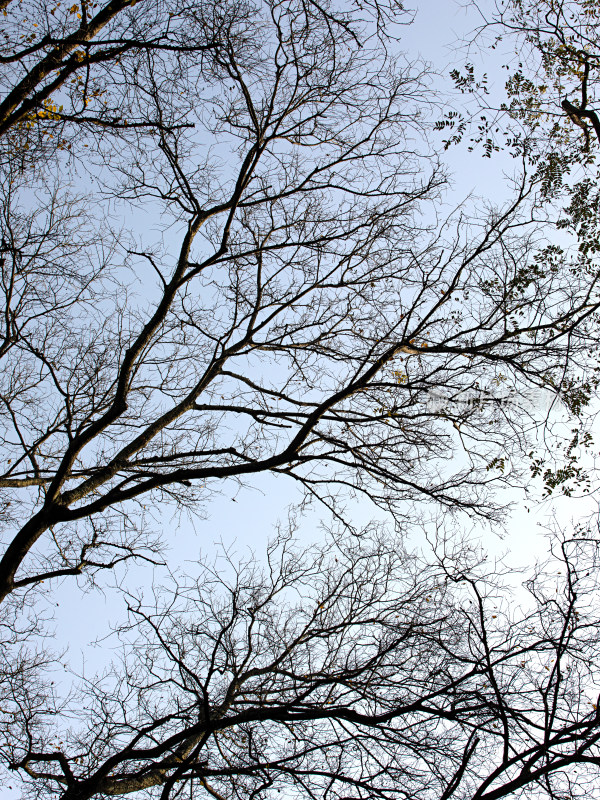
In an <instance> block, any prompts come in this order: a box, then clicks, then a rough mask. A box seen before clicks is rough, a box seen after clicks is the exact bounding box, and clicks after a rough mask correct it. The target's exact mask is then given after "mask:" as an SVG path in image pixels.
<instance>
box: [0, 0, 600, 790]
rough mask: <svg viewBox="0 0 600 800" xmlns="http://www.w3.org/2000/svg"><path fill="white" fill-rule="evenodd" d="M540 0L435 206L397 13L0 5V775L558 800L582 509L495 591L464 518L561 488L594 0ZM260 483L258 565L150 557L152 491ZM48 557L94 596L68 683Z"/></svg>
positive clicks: (580, 301)
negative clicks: (97, 610) (504, 134)
mask: <svg viewBox="0 0 600 800" xmlns="http://www.w3.org/2000/svg"><path fill="white" fill-rule="evenodd" d="M547 5H548V8H547V9H545V10H544V8H542V6H540V4H536V5H535V6H533V5H531V6H530V7H529V6H528V5H527V4H525V3H520V2H519V3H516V2H515V3H511V4H509V7H508V8H507V9H503V10H501V11H500V12H498V13H497V14H496V17H494V15H493V10H492V11H491V12H490V18H489V20H488V21H486V30H487V27H488V23H489V26H491V29H492V30H496V29H497V28H498V26H500V28H499V29H500V30H502V31H504V35H506V36H513V35H514V36H516V37H517V39H516V41H517V42H518V45H517V47H518V49H519V52H522V53H524V54H526V56H527V57H526V58H525V55H524V58H523V64H522V65H521V66H520V67H519V71H518V72H513V73H511V74H510V76H509V81H508V84H507V90H508V97H507V101H506V104H505V106H503V107H502V109H500V110H499V113H502V114H503V119H505V121H506V126H505V127H507V128H508V129H509V130H510V131H512V134H511V147H512V153H513V155H514V156H516V158H514V160H513V162H512V164H513V167H514V170H513V175H512V176H511V177H510V179H509V178H506V179H505V181H504V184H503V186H502V190H501V191H498V192H493V193H492V195H493V196H488V197H483V199H480V200H479V201H478V202H477V203H472V202H469V201H466V202H464V203H460V204H457V205H456V206H455V207H452V205H451V204H450V202H449V200H448V198H449V196H450V195H449V186H450V175H449V166H448V164H447V163H445V161H444V155H443V153H440V152H438V150H440V149H441V148H440V147H439V144H440V140H439V138H437V139H436V136H438V135H439V134H436V128H439V127H440V125H439V124H437V125H436V119H437V118H438V117H439V116H440V114H442V116H443V114H444V113H446V107H447V99H444V98H443V96H442V92H441V90H440V91H438V90H437V88H436V79H435V77H434V75H433V72H432V71H431V69H430V68H429V67H428V66H427V65H426V64H425V63H424V62H423V61H422V60H421V58H420V57H418V56H417V55H411V54H406V55H404V54H403V50H402V48H403V41H404V38H405V37H408V36H410V27H409V25H410V22H411V20H412V17H413V12H412V11H410V10H408V9H406V8H404V7H403V4H402V3H399V2H392V1H391V0H390V2H389V3H383V2H381V3H379V2H373V3H371V2H366V3H364V2H359V1H358V0H357V2H354V3H351V2H348V3H339V4H335V3H317V2H302V0H277V1H276V0H260V2H256V3H228V2H225V3H222V2H213V0H206V1H205V2H204V1H203V2H196V0H192V1H191V2H186V3H180V2H178V1H177V2H170V1H168V2H162V0H158V1H150V0H139V2H137V3H136V2H126V3H122V2H110V3H105V4H102V3H84V4H75V5H72V6H70V7H69V6H68V5H65V6H64V7H63V5H62V4H61V3H57V4H56V6H55V7H50V6H48V5H46V4H44V3H38V2H35V0H34V2H27V0H22V2H18V0H9V2H5V3H3V4H2V14H3V16H2V19H3V41H0V58H1V59H2V63H3V74H2V78H1V79H0V80H1V83H0V92H1V98H0V183H1V185H2V195H1V197H0V203H1V207H0V236H1V245H0V250H1V253H0V265H1V268H2V287H1V291H2V334H1V338H0V363H1V364H2V371H1V373H0V401H1V406H0V409H1V410H0V418H1V419H2V423H3V425H2V429H1V438H0V447H1V448H2V453H3V462H2V463H3V472H2V475H0V491H1V493H2V494H1V496H0V504H1V505H0V521H1V522H2V525H3V528H2V534H1V536H2V538H1V542H2V549H1V550H0V603H1V605H2V609H3V615H4V616H3V620H4V622H3V623H2V627H0V630H1V631H2V638H3V643H4V654H3V655H2V662H1V664H2V667H1V670H0V672H1V674H0V714H1V715H2V716H1V719H0V737H1V738H0V754H1V755H2V757H3V759H4V765H5V766H6V767H7V768H8V770H12V771H13V772H15V773H16V774H17V775H18V776H20V779H22V780H23V785H24V786H25V787H26V791H27V792H30V793H31V795H32V796H33V797H40V798H41V797H45V796H56V797H62V798H64V800H67V799H68V800H75V798H77V800H87V798H101V797H106V796H125V795H135V796H139V797H143V796H147V795H148V794H149V795H150V796H153V797H154V796H156V797H160V798H161V800H168V798H171V797H172V798H174V797H177V796H179V795H180V794H182V792H184V791H185V792H187V791H189V792H190V796H191V797H202V796H213V797H217V798H221V797H231V796H239V797H242V796H244V797H247V796H250V797H256V798H263V797H264V798H267V797H272V796H273V797H274V796H276V795H277V793H279V792H285V793H288V792H289V793H291V795H293V796H296V795H297V796H302V797H306V798H309V797H311V798H312V797H323V798H325V797H332V798H340V800H341V798H350V797H352V798H363V797H364V798H367V797H375V796H377V797H388V796H389V797H390V798H401V797H407V798H408V797H411V798H413V797H419V798H429V797H431V798H436V800H449V798H450V797H457V798H458V797H464V798H478V799H479V798H486V800H492V798H497V797H498V798H499V797H504V796H509V795H511V794H518V793H520V792H533V793H534V794H535V793H542V794H543V793H546V795H547V796H548V797H551V798H555V797H558V796H561V797H563V796H564V797H576V796H578V792H580V790H581V791H582V793H583V794H585V792H586V791H587V792H588V794H587V796H589V791H590V789H589V784H588V777H587V776H592V774H594V775H595V774H596V773H595V772H593V770H594V769H595V768H596V767H597V765H598V758H599V756H598V753H597V744H596V743H597V739H598V737H599V736H600V726H599V718H598V715H597V713H596V710H595V705H590V704H591V703H592V702H594V703H595V700H594V701H592V700H591V699H590V698H591V697H592V696H593V689H594V678H593V664H594V662H595V661H597V657H598V654H597V652H596V650H597V639H598V614H597V608H596V606H594V602H593V598H594V591H595V586H596V583H595V582H596V580H597V553H596V550H595V547H596V544H595V543H596V539H595V538H594V533H593V530H594V528H593V526H592V527H591V528H586V529H583V528H582V529H581V530H576V531H574V532H573V533H572V534H566V533H564V532H563V534H562V535H561V537H559V538H558V539H556V538H555V539H554V540H553V542H554V543H553V545H552V548H553V549H552V554H551V555H550V556H549V558H550V561H549V562H548V565H547V566H539V567H537V568H534V569H533V571H532V572H531V573H530V574H529V575H528V578H527V580H528V583H527V586H528V588H529V592H530V599H529V601H528V602H529V606H528V607H527V609H522V610H513V609H511V608H510V607H509V604H508V599H507V598H508V592H509V587H508V585H507V583H506V581H505V582H503V580H504V579H503V577H502V574H501V570H499V569H495V568H493V567H486V565H485V564H486V562H485V560H484V558H483V556H482V555H481V554H479V553H478V552H476V548H474V546H473V545H472V544H471V543H469V541H468V537H466V536H465V535H464V534H462V533H460V531H461V528H462V527H463V526H465V525H466V523H467V522H468V521H471V520H481V521H484V522H486V523H488V524H490V525H492V526H494V525H497V524H501V523H502V521H503V519H504V518H505V515H506V504H507V503H506V491H507V490H511V489H516V488H518V487H523V486H528V485H529V484H530V483H531V481H532V480H533V479H536V478H537V476H538V474H539V475H541V477H542V479H543V486H544V487H545V490H546V491H547V492H552V491H554V490H556V489H558V490H561V489H562V490H563V491H564V492H566V493H569V492H571V491H573V489H574V487H577V486H578V487H579V488H580V489H582V488H583V489H584V490H585V489H586V488H587V486H588V485H589V482H590V481H591V480H592V478H591V477H590V476H589V475H588V473H587V472H586V471H585V470H584V469H583V467H582V465H581V464H580V463H579V453H580V450H581V449H582V448H586V447H590V446H591V444H592V441H593V440H592V438H591V436H590V433H589V431H588V430H587V429H586V427H585V425H586V420H587V419H588V417H589V410H590V407H592V408H593V403H594V392H595V390H596V388H597V385H598V381H599V374H600V373H599V372H598V356H597V341H598V311H599V309H600V285H599V274H598V264H597V258H596V252H597V246H596V245H595V242H596V235H595V232H596V228H595V224H596V223H595V220H596V210H595V209H597V205H598V204H597V202H596V201H595V200H594V198H595V197H596V186H597V180H596V175H595V173H594V170H595V147H596V141H595V139H594V134H595V132H596V123H597V122H598V118H597V117H596V116H595V114H596V112H595V111H594V108H593V105H594V100H593V98H594V87H595V80H596V74H595V69H596V60H595V59H596V56H595V55H594V47H593V46H592V37H593V19H594V18H595V17H594V14H595V11H594V9H595V4H594V3H586V2H583V1H582V2H579V3H575V2H573V3H570V4H560V5H557V4H555V3H548V4H547ZM417 10H418V9H417ZM561 15H562V16H561ZM563 16H564V19H565V20H567V22H568V24H566V23H565V24H563V21H562V19H563ZM542 23H543V25H545V26H546V27H543V25H542ZM494 26H496V27H494ZM32 29H33V30H32ZM30 31H31V32H30ZM561 37H562V38H561ZM578 37H579V38H578ZM585 37H587V39H586V38H585ZM527 47H528V48H529V50H526V49H525V48H527ZM540 70H543V71H545V75H546V81H547V85H546V86H545V87H544V86H542V85H540V84H539V81H538V75H539V72H540ZM455 81H456V83H457V85H458V86H459V88H462V89H463V90H464V89H465V87H467V88H468V87H471V84H472V82H470V81H469V80H466V82H465V80H463V79H461V77H460V73H459V72H457V73H455ZM565 86H566V87H567V89H565ZM540 98H541V99H540ZM452 102H453V103H455V104H456V105H457V107H458V105H459V104H460V102H461V100H460V93H457V95H456V97H455V98H453V100H452ZM444 104H446V105H444ZM544 104H546V105H544ZM573 109H575V110H573ZM451 113H452V114H455V113H457V112H455V111H452V112H451ZM575 117H576V118H577V119H575ZM574 124H575V128H574V127H573V125H574ZM442 127H444V126H442ZM459 139H460V137H456V141H457V146H458V147H460V146H461V144H460V142H459ZM598 141H599V142H600V138H599V139H598ZM476 158H477V155H476V154H472V156H471V159H472V162H471V163H473V164H474V165H475V164H476V163H477V162H476ZM565 193H566V195H567V196H568V204H567V206H564V204H561V203H562V200H561V198H563V197H564V196H565ZM484 194H485V193H484V192H483V191H482V192H481V195H484ZM540 398H546V400H547V401H548V402H547V404H546V405H552V404H554V406H559V405H560V407H561V409H563V412H564V413H565V414H567V415H568V419H569V421H568V423H567V425H566V427H565V426H564V425H562V427H561V425H559V426H558V427H556V428H553V423H554V417H553V412H552V410H551V411H550V412H549V413H546V411H544V408H543V406H544V404H543V402H541V400H540ZM565 430H566V432H565ZM555 434H556V435H555ZM563 440H564V447H563V450H562V451H561V455H559V456H557V455H556V445H557V443H559V444H560V443H561V441H563ZM265 474H268V475H271V476H273V478H274V479H276V480H277V481H278V484H277V485H281V486H282V491H286V490H287V487H294V491H295V497H296V499H297V505H296V507H295V510H294V512H293V513H291V516H290V521H289V524H288V526H287V528H286V529H285V530H282V531H281V532H280V534H279V536H278V538H276V540H275V543H274V544H273V545H272V546H271V548H270V549H269V553H268V558H267V561H266V564H265V563H261V562H260V559H254V558H251V557H248V558H246V559H242V562H241V563H240V561H239V560H236V559H235V558H233V557H229V558H228V559H225V562H226V563H225V562H216V563H215V564H214V565H212V566H211V562H210V561H205V562H202V563H199V564H198V565H197V574H194V575H189V576H187V577H184V576H183V575H182V574H181V573H180V572H179V565H174V564H171V565H170V566H171V570H172V574H171V575H170V577H167V578H164V581H163V578H158V577H157V576H159V575H164V574H165V573H164V568H165V563H168V552H167V549H166V548H165V544H166V543H168V540H169V538H170V536H176V537H184V536H188V535H189V533H188V532H186V530H185V526H184V525H179V524H178V525H176V526H175V527H176V530H175V532H174V533H172V534H170V533H169V532H168V530H167V525H166V524H165V522H164V520H165V516H164V514H165V509H167V508H171V509H174V510H175V511H176V512H177V513H182V512H185V513H189V514H191V515H194V514H201V513H210V509H211V504H212V501H213V499H214V498H215V497H216V496H217V495H218V493H219V492H222V491H223V490H224V487H228V486H230V485H235V486H246V485H248V486H251V485H252V484H253V481H255V480H256V479H257V477H259V476H261V475H265ZM283 487H285V488H283ZM503 492H504V494H503ZM309 502H312V503H314V504H315V505H316V506H317V507H318V508H319V509H320V510H321V513H322V516H323V519H324V524H325V525H326V526H328V527H329V528H330V529H331V530H330V534H329V538H328V539H327V545H323V544H321V545H319V546H315V548H313V549H312V550H311V549H310V548H308V549H306V550H304V551H303V548H301V547H300V546H299V545H298V544H297V543H294V541H293V533H294V530H295V526H296V524H298V525H301V522H300V521H299V520H301V519H302V513H303V509H304V508H305V507H306V505H307V504H308V503H309ZM358 508H360V509H361V511H360V514H358V516H359V517H361V518H364V517H365V516H367V517H371V518H372V522H371V523H369V524H367V525H364V524H362V522H359V521H357V519H356V516H357V509H358ZM157 520H158V522H157ZM432 525H433V526H434V528H435V529H436V530H437V531H438V533H437V535H436V538H435V543H434V545H433V546H432V547H425V551H427V553H428V555H427V556H426V555H425V554H424V552H423V553H421V554H420V555H419V554H418V553H417V552H413V551H411V549H410V548H409V547H408V546H407V545H406V543H405V541H404V540H405V537H406V536H407V535H408V534H409V533H410V532H411V531H413V530H415V529H418V528H419V527H421V528H422V529H423V530H429V528H430V527H431V526H432ZM161 528H164V530H163V531H161V530H160V529H161ZM284 528H285V526H284ZM451 528H454V530H455V531H457V532H458V533H454V534H449V533H448V531H449V530H450V529H451ZM442 529H443V530H442ZM559 563H560V567H559V568H560V569H561V574H562V577H561V578H560V581H557V580H556V577H555V573H556V569H555V568H556V567H557V564H559ZM549 565H552V566H549ZM125 566H129V567H130V568H131V570H132V571H133V572H134V574H136V575H139V576H143V581H144V582H146V590H145V594H144V592H141V591H140V592H135V591H133V589H132V588H131V586H128V585H127V581H126V580H125V578H124V576H125V574H126V573H125V572H124V568H125ZM161 570H162V571H161ZM552 570H554V572H552ZM113 573H114V576H115V580H114V581H111V580H110V578H108V579H107V578H106V577H104V576H110V575H111V574H113ZM153 579H154V580H155V584H154V588H153V589H152V588H151V584H152V580H153ZM59 581H71V583H72V589H71V590H72V592H73V596H74V597H76V596H77V594H78V593H79V592H81V591H84V590H86V589H87V590H93V588H94V585H95V584H98V585H100V586H101V587H102V588H103V590H104V591H106V592H108V593H110V594H111V596H114V597H119V598H120V600H121V602H123V601H125V603H126V606H127V611H128V616H127V619H123V620H122V621H121V622H118V623H115V624H116V628H117V631H116V632H115V633H114V636H116V637H121V640H122V648H123V649H122V658H121V659H120V662H119V664H118V665H115V666H114V668H111V669H110V670H109V671H108V672H107V673H106V674H103V675H98V676H95V677H94V678H93V679H92V678H90V677H89V676H86V677H79V678H78V677H76V676H73V680H72V683H71V684H70V685H69V686H67V687H65V681H64V680H62V679H61V680H60V681H56V679H55V677H53V676H55V670H56V666H57V664H58V663H61V662H60V660H59V659H58V658H57V657H56V656H55V655H53V651H52V648H51V647H49V644H48V639H47V637H48V631H49V627H48V624H49V623H48V620H47V619H46V617H45V612H44V603H45V602H46V601H47V600H48V598H51V597H52V596H53V592H54V591H55V590H56V587H57V586H58V585H59ZM149 592H150V594H152V600H149V599H148V598H149V596H150V595H149V594H148V593H149ZM115 602H116V601H115ZM494 603H495V604H496V606H497V608H496V607H492V608H491V607H490V606H493V604H494ZM492 610H497V611H498V613H495V614H492V613H491V611H492ZM492 620H493V622H492ZM59 639H60V636H59ZM577 768H582V769H583V770H584V776H586V777H584V778H581V779H577V780H576V779H575V778H574V777H573V775H574V773H573V770H575V769H577ZM586 770H587V772H586ZM589 781H593V777H590V778H589ZM582 787H583V789H585V791H583V789H582ZM536 796H538V795H536Z"/></svg>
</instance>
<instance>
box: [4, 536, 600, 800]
mask: <svg viewBox="0 0 600 800" xmlns="http://www.w3.org/2000/svg"><path fill="white" fill-rule="evenodd" d="M442 553H443V555H442ZM225 561H226V563H222V562H221V563H216V564H215V565H214V566H213V567H212V568H208V567H203V568H201V571H200V575H199V577H194V578H193V579H191V580H188V581H187V582H185V583H182V582H181V581H180V582H179V583H178V584H175V583H174V582H171V585H170V586H168V587H165V586H161V587H157V589H156V590H155V595H154V597H152V596H151V597H150V598H148V599H146V600H143V599H141V598H139V599H135V598H134V597H131V598H130V600H129V613H130V623H129V624H128V625H125V626H124V627H123V628H122V629H121V631H120V636H121V637H122V640H123V644H124V656H123V659H124V661H123V665H122V669H121V670H119V671H118V672H116V673H115V669H116V668H113V669H111V671H110V672H109V673H107V674H106V675H105V676H104V679H102V680H98V679H96V680H94V681H88V682H87V683H86V684H83V687H82V693H81V695H80V696H79V697H78V698H77V702H76V704H75V705H74V706H73V707H72V708H70V709H69V710H68V712H66V710H65V711H64V712H63V713H68V715H69V719H70V720H72V721H71V723H70V726H69V729H68V730H66V731H64V732H63V731H61V730H60V729H58V730H57V728H56V720H55V719H54V718H53V717H52V716H51V715H48V716H45V715H44V713H43V712H40V711H38V710H36V709H32V708H30V707H28V708H26V709H21V708H16V710H15V713H14V715H13V721H12V723H11V726H10V727H9V730H7V731H6V734H5V735H6V740H7V742H8V744H5V745H4V747H5V749H6V750H7V756H8V758H9V760H10V762H11V766H12V768H13V769H15V770H19V771H20V772H21V773H23V774H24V775H25V777H26V779H27V776H28V777H29V783H30V785H31V787H32V792H33V796H35V797H46V796H47V797H53V796H56V797H61V798H64V800H67V798H68V799H69V800H72V799H74V798H77V800H84V799H85V798H91V797H106V796H111V797H113V796H117V797H118V796H126V795H130V794H132V793H134V794H136V796H138V795H139V796H142V795H141V794H139V793H141V792H144V794H143V796H150V797H160V798H161V800H167V798H169V797H176V796H184V795H183V794H182V793H183V791H184V788H185V787H187V789H186V792H187V790H189V792H190V796H192V797H204V796H207V797H208V796H211V797H215V798H221V797H240V798H246V797H254V798H263V797H264V798H266V797H276V796H277V795H278V794H280V793H282V794H285V795H286V796H293V797H310V798H314V797H331V798H366V797H382V798H385V797H389V798H415V797H418V798H436V799H437V798H444V799H445V798H450V797H455V798H469V799H470V800H472V799H473V798H476V800H479V799H480V798H481V800H483V799H484V798H485V800H493V799H494V800H495V798H500V797H506V796H510V795H517V794H519V795H520V794H522V793H525V794H527V795H529V794H531V795H533V796H536V797H548V798H555V797H564V798H577V797H581V798H583V797H594V796H596V795H595V791H596V789H597V780H598V767H599V766H600V752H599V750H598V742H599V740H600V715H599V713H598V710H597V699H596V693H597V691H598V687H597V682H596V665H597V663H598V658H599V656H600V653H599V652H598V648H599V646H600V619H599V618H598V613H597V602H596V600H595V597H594V596H595V594H596V593H597V591H598V585H597V584H598V576H599V573H598V540H597V539H594V537H593V535H591V534H590V532H589V531H587V532H586V531H583V530H581V531H579V532H578V533H576V534H575V536H574V537H573V538H570V539H569V538H564V537H563V538H562V539H561V540H560V541H559V542H558V544H557V546H556V552H555V553H554V557H553V558H552V559H551V560H550V561H549V562H548V563H547V564H546V565H545V566H544V567H543V568H538V569H537V570H536V571H535V573H534V574H533V575H532V576H530V578H529V581H528V583H527V586H528V589H529V593H530V596H529V601H528V602H527V603H526V604H525V607H524V608H523V609H519V608H518V607H515V604H514V601H513V602H511V598H510V594H509V593H508V592H507V588H506V586H503V578H502V574H501V573H502V570H499V569H498V567H497V566H496V567H494V566H492V565H490V566H486V564H485V561H481V557H480V556H478V555H477V554H476V553H474V552H473V550H472V549H471V550H470V549H469V546H468V545H467V544H465V542H464V541H463V542H460V543H458V544H456V543H455V545H454V546H453V547H450V548H448V545H447V543H446V545H445V546H444V547H440V555H439V558H438V560H437V562H435V563H433V564H432V563H431V562H430V563H427V562H423V561H422V559H419V558H418V557H416V556H414V555H410V554H408V553H406V552H405V551H404V550H403V549H402V547H401V545H399V543H398V542H394V541H393V540H392V541H390V539H389V536H388V535H384V536H381V535H380V534H378V533H377V532H376V531H370V532H367V531H365V532H363V537H362V539H356V538H351V539H341V540H337V542H329V543H328V545H327V548H323V549H320V548H318V549H315V550H313V551H312V552H310V553H307V552H304V553H303V552H301V551H298V550H297V549H296V547H295V546H294V545H293V543H292V542H291V541H290V540H289V539H288V538H286V537H282V538H280V540H279V541H277V542H276V543H275V544H274V545H272V546H271V548H270V549H269V552H268V558H267V561H266V564H263V565H262V566H261V565H260V564H258V563H257V562H256V561H254V560H253V559H249V560H248V561H246V562H245V563H239V562H237V561H233V560H231V559H225ZM117 676H118V677H117ZM579 768H581V771H580V772H578V769H579Z"/></svg>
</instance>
